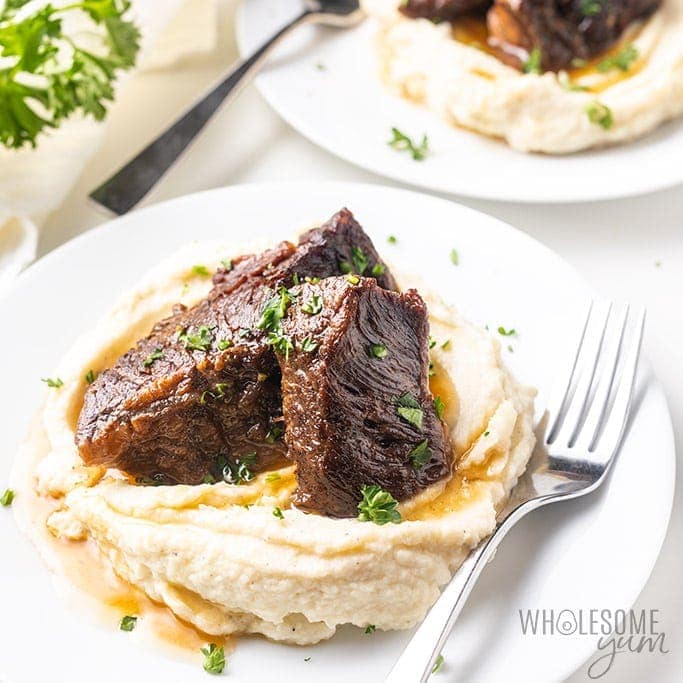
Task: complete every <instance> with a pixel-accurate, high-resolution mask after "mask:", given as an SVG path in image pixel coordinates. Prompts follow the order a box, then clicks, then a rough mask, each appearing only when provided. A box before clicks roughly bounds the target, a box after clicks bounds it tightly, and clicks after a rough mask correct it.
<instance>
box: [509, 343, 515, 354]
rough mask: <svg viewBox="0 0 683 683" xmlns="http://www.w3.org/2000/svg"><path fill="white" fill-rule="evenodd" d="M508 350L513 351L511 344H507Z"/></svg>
mask: <svg viewBox="0 0 683 683" xmlns="http://www.w3.org/2000/svg"><path fill="white" fill-rule="evenodd" d="M508 351H509V352H510V353H514V352H515V350H514V349H513V348H512V346H511V345H510V344H508Z"/></svg>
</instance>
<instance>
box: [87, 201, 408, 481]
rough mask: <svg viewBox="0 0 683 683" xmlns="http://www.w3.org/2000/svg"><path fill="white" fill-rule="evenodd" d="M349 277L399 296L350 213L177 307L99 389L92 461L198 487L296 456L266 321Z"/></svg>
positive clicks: (223, 272) (93, 392) (94, 388)
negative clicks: (369, 280) (283, 306)
mask: <svg viewBox="0 0 683 683" xmlns="http://www.w3.org/2000/svg"><path fill="white" fill-rule="evenodd" d="M344 272H352V273H354V272H355V273H357V274H358V275H366V276H371V275H373V274H374V276H375V277H376V281H377V283H378V285H379V287H383V288H386V289H395V288H396V283H395V281H394V279H393V277H392V276H391V274H390V273H389V271H388V269H387V268H386V266H385V265H384V264H383V263H382V261H381V259H380V258H379V256H378V255H377V252H376V251H375V249H374V247H373V245H372V243H371V241H370V239H369V238H368V237H367V235H366V234H365V233H364V232H363V230H362V228H361V227H360V225H358V223H357V222H356V221H355V219H354V218H353V216H352V215H351V213H350V212H349V211H347V210H342V211H340V212H339V213H337V214H336V215H335V216H334V217H333V218H332V219H330V221H328V222H327V223H325V224H324V225H323V226H322V227H320V228H316V229H313V230H310V231H309V232H307V233H305V234H304V235H302V237H301V239H300V240H299V243H298V245H296V246H295V245H294V244H292V243H290V242H283V243H281V244H280V245H278V246H277V247H275V248H274V249H271V250H269V251H266V252H265V253H263V254H259V255H254V256H245V257H241V258H239V259H235V260H234V262H233V263H232V264H231V265H230V267H227V268H222V269H220V270H219V271H218V272H217V273H216V275H215V276H214V280H213V281H214V286H213V289H212V290H211V292H210V294H209V296H208V297H207V299H205V300H204V301H202V302H201V303H199V304H198V305H196V306H194V307H192V308H189V309H186V308H184V307H183V306H178V307H177V308H176V310H175V312H174V314H173V315H172V316H171V317H169V318H167V319H165V320H163V321H161V322H160V323H158V324H157V325H156V326H155V327H154V329H153V330H152V332H151V333H150V335H149V336H148V337H146V338H145V339H143V340H141V341H140V342H138V344H137V345H136V347H135V348H133V349H131V350H130V351H128V352H127V353H125V354H124V355H123V356H122V357H121V358H120V359H119V360H118V361H117V363H116V364H115V365H114V367H112V368H110V369H108V370H105V371H104V372H102V373H101V374H100V375H99V377H98V378H97V379H96V380H95V382H94V383H93V384H92V385H91V386H90V387H89V388H88V390H87V392H86V394H85V399H84V404H83V408H82V410H81V414H80V418H79V422H78V430H77V434H76V443H77V445H78V448H79V451H80V454H81V457H82V458H83V460H84V461H85V462H86V463H87V464H90V465H103V466H107V467H114V468H118V469H120V470H122V471H124V472H126V473H128V474H130V475H133V476H135V477H137V478H138V479H139V480H142V481H146V482H155V483H165V484H175V483H182V484H197V483H200V482H202V481H211V480H214V479H221V478H224V477H225V478H228V480H236V481H239V480H240V477H242V476H243V475H244V474H245V473H247V472H254V471H258V470H259V469H263V468H266V467H268V466H269V465H270V464H271V463H272V462H273V460H277V459H278V458H281V457H283V456H285V454H286V446H285V443H284V441H283V440H282V438H281V437H282V432H283V429H284V425H283V418H282V398H281V391H280V382H281V375H280V368H279V365H278V361H277V359H276V356H275V353H274V349H273V346H272V343H269V334H271V332H270V331H269V330H268V329H267V328H266V327H264V326H261V327H260V326H259V322H260V319H261V317H262V314H263V310H264V308H266V304H267V302H268V301H271V300H272V299H273V297H275V296H276V295H277V292H278V290H280V288H282V287H285V288H289V287H292V286H293V285H294V284H295V282H297V281H303V280H304V279H305V278H307V277H308V278H312V279H316V278H327V277H330V276H333V275H338V274H340V273H344ZM241 466H245V467H246V466H248V467H246V469H241Z"/></svg>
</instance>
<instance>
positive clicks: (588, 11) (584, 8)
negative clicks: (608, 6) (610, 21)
mask: <svg viewBox="0 0 683 683" xmlns="http://www.w3.org/2000/svg"><path fill="white" fill-rule="evenodd" d="M606 2H607V0H581V3H580V4H579V9H580V10H581V14H583V16H584V17H594V16H595V15H596V14H600V12H602V8H603V7H604V6H605V3H606Z"/></svg>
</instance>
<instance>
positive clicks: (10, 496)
mask: <svg viewBox="0 0 683 683" xmlns="http://www.w3.org/2000/svg"><path fill="white" fill-rule="evenodd" d="M13 500H14V491H13V490H12V489H5V492H4V493H3V494H2V498H0V505H2V506H3V507H9V506H10V505H11V504H12V501H13Z"/></svg>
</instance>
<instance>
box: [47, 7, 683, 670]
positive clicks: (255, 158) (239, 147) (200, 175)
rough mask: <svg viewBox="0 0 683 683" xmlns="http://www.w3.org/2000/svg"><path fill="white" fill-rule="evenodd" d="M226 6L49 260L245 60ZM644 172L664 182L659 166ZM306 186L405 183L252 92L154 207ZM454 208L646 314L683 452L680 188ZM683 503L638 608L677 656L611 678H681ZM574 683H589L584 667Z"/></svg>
mask: <svg viewBox="0 0 683 683" xmlns="http://www.w3.org/2000/svg"><path fill="white" fill-rule="evenodd" d="M221 3H222V6H221V12H220V23H221V27H222V28H221V32H220V39H219V45H218V49H217V50H216V51H215V53H214V54H212V55H210V56H207V57H203V58H201V59H200V60H198V61H196V62H195V63H194V64H192V65H189V66H185V67H183V68H182V69H176V70H174V71H160V72H155V73H144V74H138V75H136V76H135V77H133V78H132V79H131V80H130V81H129V83H128V84H127V85H126V88H125V90H124V92H122V93H121V96H120V98H119V100H118V102H117V103H116V104H115V105H114V106H113V107H112V110H111V112H110V116H109V120H108V127H107V137H106V140H105V142H104V145H103V147H102V149H101V150H100V151H99V153H98V154H97V155H96V157H95V159H94V160H93V162H92V163H91V164H90V165H89V167H88V168H87V169H86V170H85V172H84V174H83V176H82V178H81V180H80V182H79V183H78V185H77V186H76V187H75V188H74V190H73V192H72V193H71V194H70V196H69V197H68V198H67V200H66V202H65V203H64V205H63V206H62V207H61V209H60V210H59V211H57V212H56V213H55V214H54V215H53V216H52V217H51V218H50V219H49V221H48V223H47V224H46V226H45V228H44V230H43V233H42V238H41V242H40V254H41V255H43V254H45V253H47V252H49V251H50V250H51V249H54V248H55V247H57V246H58V245H60V244H62V243H63V242H65V241H67V240H68V239H70V238H72V237H74V236H75V235H78V234H79V233H81V232H83V231H85V230H87V229H88V228H91V227H93V226H94V225H97V224H98V223H101V222H102V221H104V220H105V219H106V217H105V216H104V215H103V214H102V213H98V211H97V210H96V209H94V208H93V207H92V205H89V204H88V202H87V201H86V199H85V198H86V196H87V193H88V191H89V190H91V189H92V188H93V187H94V186H96V185H98V184H99V183H100V182H101V181H102V180H104V179H105V178H106V177H107V176H108V175H110V174H111V172H112V171H114V170H115V169H117V168H118V167H119V166H120V165H121V163H123V162H124V161H127V160H128V158H130V156H131V155H132V154H133V152H135V151H137V150H138V149H139V148H140V147H142V146H144V144H145V143H146V142H147V141H149V140H150V139H151V138H153V137H154V136H155V135H156V134H157V133H159V132H160V131H161V130H162V129H163V128H164V127H165V126H166V125H167V124H168V123H170V121H172V120H173V118H174V117H175V116H176V115H177V114H178V113H179V112H180V111H182V110H183V109H184V108H185V107H186V106H188V105H189V104H191V103H192V101H193V100H194V99H195V98H196V96H197V95H199V94H200V93H201V92H202V91H203V90H204V89H205V88H206V87H207V86H208V85H209V84H210V83H211V82H212V81H213V80H214V79H215V78H217V77H218V76H219V75H220V74H221V73H222V71H223V70H224V69H225V67H226V66H227V65H228V64H229V63H230V62H231V61H232V60H234V59H235V58H236V56H237V49H236V47H235V41H234V32H233V14H234V9H235V0H221ZM492 172H495V169H492ZM595 172H596V173H599V172H600V169H599V168H596V169H595ZM643 172H644V173H656V172H657V169H656V168H649V169H643ZM308 179H315V180H348V181H361V182H370V183H383V184H388V185H397V183H392V181H389V180H384V179H382V178H381V177H378V176H376V175H374V174H371V173H367V172H365V171H363V170H361V169H358V168H356V167H354V166H351V165H349V164H347V163H345V162H343V161H340V160H338V159H337V158H335V157H333V156H331V155H330V154H328V153H327V152H324V151H322V150H320V149H318V148H317V147H315V146H314V145H312V144H311V143H309V142H308V141H306V140H305V139H303V138H302V137H300V136H299V135H298V134H297V133H295V132H294V131H293V130H291V129H290V128H289V127H288V126H287V125H286V124H285V123H283V122H282V121H281V120H280V119H279V118H278V116H277V115H276V114H275V113H274V112H273V111H271V110H270V108H269V107H268V105H267V104H266V103H265V102H264V101H263V100H262V99H261V97H260V95H259V94H258V93H257V92H256V90H255V89H254V88H253V86H252V87H249V88H248V89H247V90H246V91H245V92H244V93H243V94H242V96H241V97H240V99H239V100H238V101H237V102H236V103H234V104H233V106H232V107H230V108H229V109H226V110H223V111H221V112H219V113H218V114H217V116H216V117H215V119H214V120H213V121H212V122H211V123H210V124H209V126H208V127H207V129H206V130H205V131H204V133H203V134H202V136H201V138H200V139H198V140H197V142H196V143H195V144H194V145H193V147H192V148H191V149H190V150H189V151H188V153H187V154H186V155H185V156H184V157H183V158H182V160H181V161H180V162H179V163H178V164H177V165H176V166H175V167H174V169H173V170H172V171H171V172H170V173H169V174H168V176H167V177H166V178H164V179H163V181H162V182H161V183H160V185H159V186H158V187H157V188H156V189H155V190H154V192H153V193H152V195H150V197H149V198H148V199H147V200H146V201H145V204H149V203H153V202H156V201H160V200H164V199H168V198H171V197H175V196H178V195H181V194H187V193H190V192H195V191H198V190H203V189H208V188H213V187H220V186H224V185H233V184H238V183H249V182H259V181H266V180H269V181H272V180H308ZM452 199H454V200H456V201H460V202H462V203H463V204H466V205H468V206H472V207H474V208H476V209H479V210H480V211H484V212H485V213H488V214H491V215H493V216H496V217H498V218H500V219H502V220H504V221H507V222H508V223H510V224H512V225H514V226H516V227H518V228H520V229H522V230H525V231H526V232H527V233H528V234H530V235H531V236H532V237H535V238H536V239H537V240H539V241H541V242H543V243H544V244H546V245H547V246H548V247H550V248H551V249H554V250H555V251H556V252H558V253H559V254H560V255H561V256H563V257H564V258H565V259H566V260H567V261H569V262H570V263H572V264H573V265H574V266H575V267H576V268H577V269H578V270H579V271H580V272H582V273H583V274H584V275H585V277H586V278H587V279H588V281H589V282H590V283H591V284H592V285H593V286H594V287H595V289H596V290H597V291H598V292H599V293H601V294H602V295H604V296H607V297H611V298H614V299H617V300H628V301H632V302H634V303H638V304H644V305H646V306H647V307H648V316H649V317H648V327H647V334H646V340H645V351H646V353H647V355H648V356H649V358H650V360H651V361H652V363H653V365H654V368H655V371H656V372H657V374H658V375H659V377H660V378H661V380H662V381H663V383H664V386H665V389H666V393H667V396H668V399H669V405H670V408H671V413H672V415H673V421H674V427H675V429H676V444H677V448H678V450H679V452H681V450H682V449H681V446H683V385H682V380H683V313H682V311H681V306H682V302H681V299H682V298H683V186H682V187H678V188H674V189H671V190H667V191H663V192H659V193H656V194H651V195H648V196H645V197H638V198H632V199H624V200H619V201H609V202H593V203H590V204H579V205H537V206H532V205H516V204H511V203H498V202H490V201H474V200H469V199H467V198H452ZM188 237H189V236H188ZM647 458H648V454H647V453H643V467H647ZM680 471H681V468H679V474H678V477H677V478H678V479H679V483H680V478H681V473H680ZM682 497H683V494H681V487H680V486H679V487H678V495H677V498H676V502H675V504H674V510H673V515H672V521H671V524H670V527H669V532H668V536H667V539H666V542H665V545H664V548H663V550H662V553H661V555H660V557H659V560H658V562H657V565H656V567H655V570H654V572H653V574H652V576H651V578H650V581H649V583H648V584H647V586H646V588H645V589H644V591H643V593H642V594H641V596H640V598H639V601H638V604H637V605H636V608H638V609H641V608H643V609H651V608H656V609H659V610H660V617H661V620H660V625H661V630H663V631H665V632H666V645H667V648H668V649H669V650H670V652H669V654H666V655H661V654H645V653H641V654H623V655H621V656H620V657H617V659H616V661H615V664H614V666H613V668H612V670H611V671H610V672H609V673H608V674H607V675H606V676H605V677H604V679H602V680H608V681H620V682H622V681H623V682H624V683H632V682H633V683H636V682H638V683H641V682H642V681H658V682H662V683H665V682H668V681H680V680H681V677H682V676H683V674H682V673H681V672H683V618H682V617H681V616H680V615H681V614H683V573H682V572H681V560H682V559H683V558H682V555H681V553H682V550H683V514H682V513H683V501H682ZM633 504H634V505H638V504H639V501H638V500H634V501H633ZM634 552H637V539H634ZM570 680H571V682H572V683H578V681H586V680H589V679H588V677H587V675H586V673H585V668H582V669H580V670H579V671H578V672H577V673H576V674H575V675H574V676H573V677H572V678H571V679H570Z"/></svg>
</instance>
